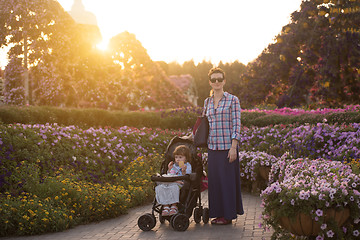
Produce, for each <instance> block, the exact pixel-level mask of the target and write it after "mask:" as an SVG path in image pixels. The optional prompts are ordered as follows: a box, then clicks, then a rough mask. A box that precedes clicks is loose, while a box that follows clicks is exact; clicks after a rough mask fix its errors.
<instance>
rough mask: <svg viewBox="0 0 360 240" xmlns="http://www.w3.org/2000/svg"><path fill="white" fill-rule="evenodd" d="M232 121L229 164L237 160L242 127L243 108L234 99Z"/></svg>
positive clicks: (237, 100) (235, 98)
mask: <svg viewBox="0 0 360 240" xmlns="http://www.w3.org/2000/svg"><path fill="white" fill-rule="evenodd" d="M231 119H232V132H231V148H230V150H229V154H228V158H229V162H230V163H231V162H233V161H235V160H236V158H237V146H238V144H239V141H240V126H241V108H240V101H239V99H238V98H237V97H234V99H233V101H232V103H231Z"/></svg>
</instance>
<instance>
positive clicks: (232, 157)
mask: <svg viewBox="0 0 360 240" xmlns="http://www.w3.org/2000/svg"><path fill="white" fill-rule="evenodd" d="M236 154H237V151H236V148H234V147H231V148H230V150H229V153H228V159H229V163H232V162H233V161H235V160H236V157H237V156H236Z"/></svg>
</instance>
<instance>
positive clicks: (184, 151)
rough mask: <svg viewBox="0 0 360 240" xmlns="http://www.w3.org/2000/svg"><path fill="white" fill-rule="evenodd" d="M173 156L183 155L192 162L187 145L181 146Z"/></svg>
mask: <svg viewBox="0 0 360 240" xmlns="http://www.w3.org/2000/svg"><path fill="white" fill-rule="evenodd" d="M173 155H174V156H175V155H182V156H185V158H186V161H187V162H189V161H190V160H191V153H190V149H189V148H188V147H187V146H186V145H179V146H177V147H176V148H175V150H174V152H173Z"/></svg>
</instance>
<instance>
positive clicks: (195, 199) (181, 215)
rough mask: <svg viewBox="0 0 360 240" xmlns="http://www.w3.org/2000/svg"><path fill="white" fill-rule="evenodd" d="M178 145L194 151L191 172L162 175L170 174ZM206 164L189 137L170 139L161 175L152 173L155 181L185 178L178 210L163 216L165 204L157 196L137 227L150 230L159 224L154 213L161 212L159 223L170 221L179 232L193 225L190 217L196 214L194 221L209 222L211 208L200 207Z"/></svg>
mask: <svg viewBox="0 0 360 240" xmlns="http://www.w3.org/2000/svg"><path fill="white" fill-rule="evenodd" d="M179 145H186V146H187V147H189V149H190V152H191V161H190V164H191V166H192V173H191V174H186V175H185V176H174V177H162V175H163V174H166V173H167V170H168V164H169V162H171V161H174V157H173V154H172V153H173V152H174V150H175V148H176V147H177V146H179ZM203 174H204V173H203V165H202V161H201V157H199V156H198V155H197V154H196V147H195V146H194V144H193V142H192V141H191V140H189V139H187V138H186V137H177V136H176V137H174V138H173V139H171V141H170V143H169V145H168V146H167V149H166V152H165V160H164V161H163V162H162V164H161V168H160V174H157V175H153V176H151V180H152V181H153V182H154V183H155V186H156V182H175V181H179V180H184V182H185V184H184V186H183V187H182V188H181V189H180V202H179V203H178V209H179V211H178V213H177V214H175V215H171V216H162V214H161V212H162V210H163V209H162V208H163V207H162V205H161V204H159V203H158V202H157V201H156V198H154V201H153V206H152V211H151V213H147V214H144V215H142V216H140V217H139V219H138V226H139V228H140V229H141V230H143V231H149V230H151V229H153V228H154V227H155V225H156V217H155V213H158V214H159V221H160V223H164V222H165V221H169V223H170V225H171V226H172V228H173V229H174V230H176V231H185V230H186V229H187V228H188V227H189V224H190V221H189V218H190V217H191V216H192V214H194V221H195V223H200V222H201V219H202V220H203V222H204V223H205V224H207V223H208V222H209V209H208V208H203V207H202V206H201V177H202V176H203Z"/></svg>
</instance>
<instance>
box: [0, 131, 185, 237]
mask: <svg viewBox="0 0 360 240" xmlns="http://www.w3.org/2000/svg"><path fill="white" fill-rule="evenodd" d="M178 134H181V135H182V134H183V133H181V132H174V131H168V130H160V129H157V130H152V129H145V128H144V129H136V128H129V127H122V128H119V129H111V128H98V129H94V128H90V129H81V128H79V127H75V126H67V127H63V126H58V125H56V124H46V125H41V124H34V125H25V124H14V125H7V126H5V125H0V160H1V161H0V236H9V235H13V234H17V235H31V234H39V233H44V232H51V231H61V230H64V229H67V228H69V227H71V226H74V225H77V224H83V223H87V222H90V221H99V220H101V219H105V218H110V217H115V216H119V215H121V214H123V213H124V212H126V211H127V209H129V208H130V207H133V206H136V205H138V204H141V203H143V202H145V201H148V200H149V199H150V198H152V197H153V196H154V191H153V184H151V180H150V177H151V175H153V174H155V173H156V172H158V171H159V170H160V164H161V162H162V161H163V160H164V157H163V155H161V154H159V153H164V152H165V149H166V146H167V144H168V142H169V140H170V139H171V138H172V137H174V135H178Z"/></svg>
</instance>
